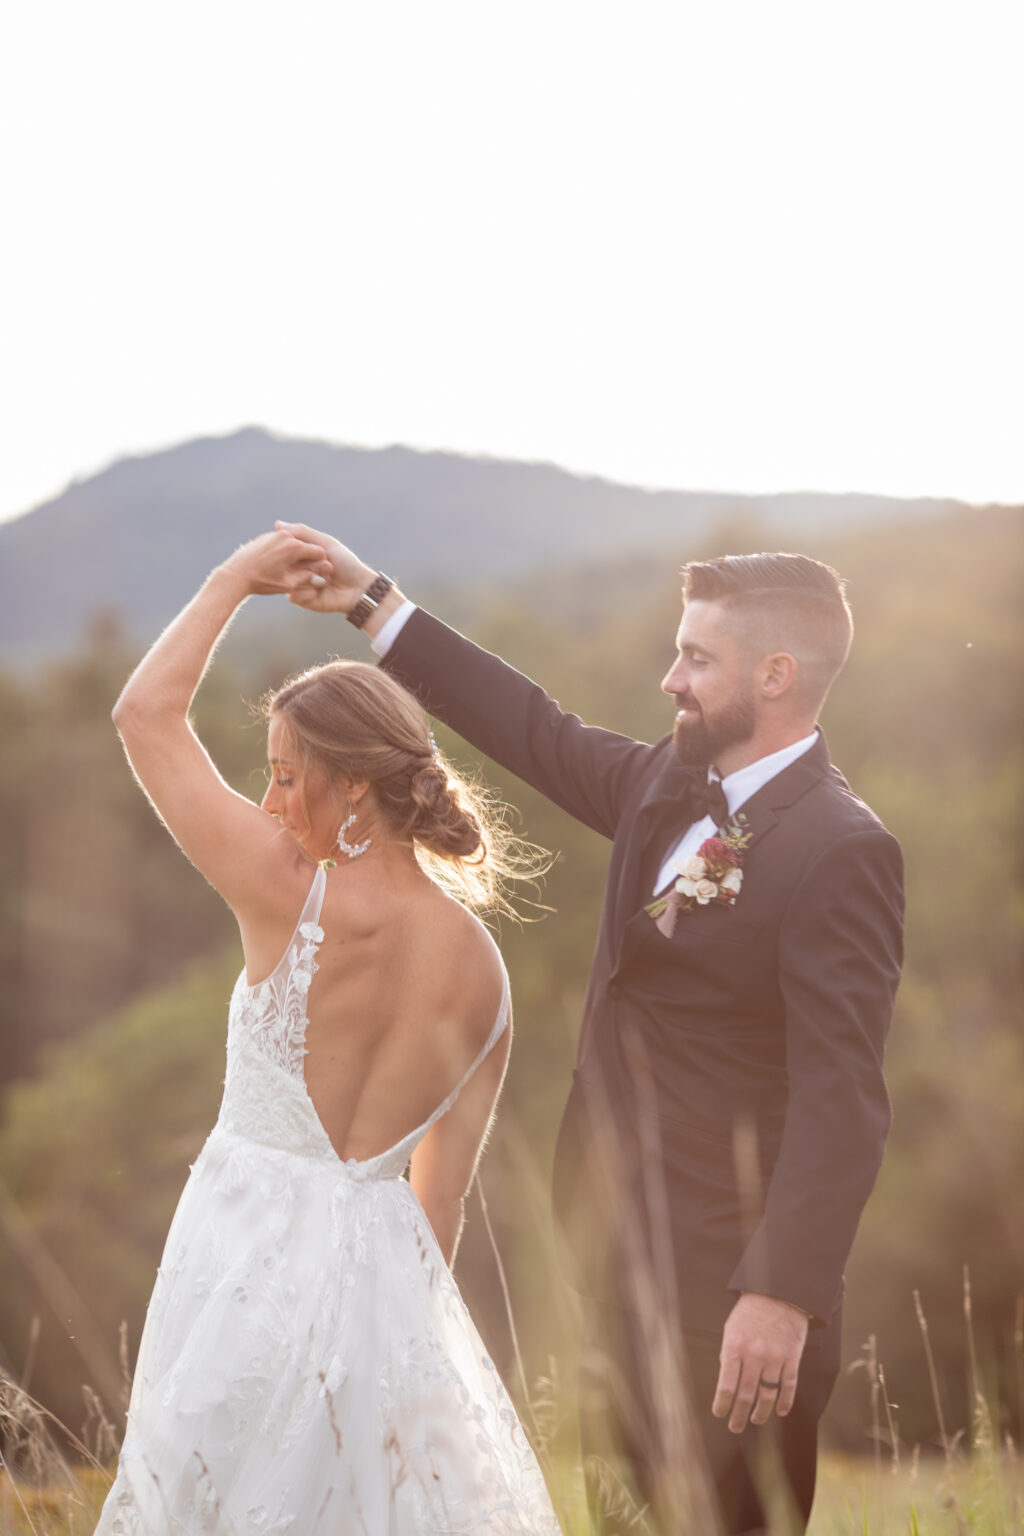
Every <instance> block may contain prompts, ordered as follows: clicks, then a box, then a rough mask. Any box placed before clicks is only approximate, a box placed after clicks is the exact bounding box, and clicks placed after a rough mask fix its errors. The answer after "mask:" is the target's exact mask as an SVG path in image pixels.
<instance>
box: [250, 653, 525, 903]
mask: <svg viewBox="0 0 1024 1536" xmlns="http://www.w3.org/2000/svg"><path fill="white" fill-rule="evenodd" d="M260 708H261V713H262V714H263V715H264V716H265V718H266V719H267V721H268V722H269V721H270V720H271V719H272V718H278V719H281V718H283V720H284V721H285V722H286V723H287V730H288V734H289V737H290V738H291V742H292V745H293V750H294V751H295V753H296V756H297V757H298V760H299V762H300V763H301V764H302V767H303V771H304V772H305V773H308V772H309V771H310V770H311V769H315V768H317V767H319V768H322V769H323V771H324V772H325V773H326V774H327V777H328V779H329V780H330V781H331V783H332V784H334V783H338V782H339V781H341V780H344V779H350V780H361V779H365V780H367V781H368V782H369V783H370V784H372V785H373V788H374V791H375V792H376V796H377V803H378V806H379V809H380V814H381V816H382V817H383V818H384V820H385V822H386V823H387V825H388V827H389V829H390V830H391V832H392V833H393V834H394V836H395V837H396V838H398V839H400V840H403V841H406V840H407V841H410V842H412V844H413V845H414V848H415V851H416V856H417V858H418V859H419V861H420V863H421V864H422V865H423V866H424V868H425V869H427V870H428V872H429V873H430V874H431V875H432V876H433V877H434V878H435V879H436V880H437V881H438V882H439V883H440V884H441V885H442V886H444V887H445V888H446V889H447V890H448V891H449V892H450V893H451V894H452V895H455V896H457V897H458V899H459V900H461V901H463V902H464V903H465V904H466V905H468V906H470V907H473V908H476V909H487V908H499V909H502V910H506V911H507V910H510V909H509V908H508V905H507V903H506V902H505V900H504V899H503V897H502V895H501V883H502V881H503V880H505V879H509V878H516V877H519V876H522V875H523V874H527V875H530V874H535V873H537V872H539V869H538V865H537V860H536V859H533V860H532V861H531V859H530V857H529V852H530V850H529V848H528V845H526V844H524V843H522V842H521V841H520V840H519V839H518V838H516V837H515V836H514V834H513V833H512V832H511V831H510V830H509V827H508V821H507V817H508V811H507V807H505V806H504V805H502V804H501V803H500V802H497V801H495V800H494V799H493V798H492V797H491V796H489V795H488V794H487V792H486V791H484V790H483V789H481V788H480V786H479V785H477V784H471V783H470V782H469V781H468V780H466V779H464V778H463V777H462V776H461V775H460V774H459V773H458V772H456V770H455V769H454V768H453V767H452V765H451V764H450V763H449V762H448V761H447V760H446V758H444V757H443V756H442V754H441V753H440V752H439V751H438V749H437V748H436V746H435V745H434V742H433V739H432V736H431V732H430V726H429V723H428V721H427V716H426V713H425V711H424V709H423V707H422V706H421V705H420V704H419V702H418V701H417V700H416V699H415V698H414V697H413V695H412V694H411V693H409V692H408V690H407V689H405V688H403V687H402V685H401V684H400V683H398V682H396V681H395V679H394V678H393V677H391V676H389V674H388V673H387V672H384V671H382V670H381V669H380V668H379V667H374V666H369V665H367V664H366V663H365V662H360V661H331V662H327V663H326V664H325V665H323V666H319V667H311V668H310V669H309V670H308V671H307V672H303V673H301V674H300V675H299V676H298V677H295V678H292V679H290V680H289V681H288V682H286V683H285V684H284V685H283V686H282V687H281V688H279V689H277V690H276V691H274V692H272V693H270V694H268V695H267V696H266V698H264V699H263V701H262V703H261V706H260ZM344 807H345V798H344V792H343V791H342V790H341V789H339V791H338V809H339V812H340V813H341V819H344Z"/></svg>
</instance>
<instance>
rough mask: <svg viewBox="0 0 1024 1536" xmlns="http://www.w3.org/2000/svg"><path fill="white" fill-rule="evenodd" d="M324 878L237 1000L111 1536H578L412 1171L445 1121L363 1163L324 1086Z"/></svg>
mask: <svg viewBox="0 0 1024 1536" xmlns="http://www.w3.org/2000/svg"><path fill="white" fill-rule="evenodd" d="M325 883H326V877H325V874H324V871H323V870H322V869H319V870H317V873H316V876H315V877H314V880H313V885H312V888H311V890H310V893H309V897H308V899H307V901H306V904H305V907H304V909H303V912H302V914H301V917H300V919H299V923H298V925H297V927H296V930H295V933H294V935H293V937H292V940H291V942H290V943H289V945H288V949H287V951H286V953H285V955H284V956H283V958H282V959H281V961H280V963H279V964H278V966H277V969H276V970H275V971H274V973H273V975H271V976H270V977H269V978H268V979H267V980H266V981H264V982H261V983H260V984H259V986H256V987H250V986H248V985H247V983H246V979H245V973H244V972H243V973H242V975H241V976H240V977H239V980H238V983H237V985H236V987H235V991H234V995H233V997H232V999H231V1011H230V1016H229V1022H228V1061H227V1077H226V1079H225V1085H224V1098H223V1101H222V1104H221V1109H220V1114H219V1117H218V1120H217V1124H216V1126H215V1127H214V1129H213V1131H212V1132H211V1134H210V1137H209V1139H208V1140H207V1142H206V1145H205V1146H204V1147H203V1150H202V1152H201V1153H200V1155H199V1157H198V1159H197V1160H196V1163H195V1165H194V1166H193V1168H192V1172H191V1175H190V1177H189V1180H188V1183H187V1184H186V1186H185V1190H184V1192H183V1194H182V1197H181V1201H180V1203H179V1205H178V1208H177V1211H176V1213H175V1216H174V1220H173V1222H172V1224H171V1229H170V1232H169V1233H168V1236H167V1244H166V1247H165V1250H164V1255H163V1260H162V1262H161V1264H160V1268H159V1270H158V1272H157V1280H156V1285H155V1288H154V1291H153V1296H152V1299H151V1301H150V1305H149V1311H148V1313H147V1317H146V1325H145V1329H144V1330H143V1336H142V1342H141V1345H140V1350H139V1359H138V1364H137V1367H136V1372H135V1380H134V1384H133V1387H132V1396H131V1405H130V1408H129V1413H128V1428H127V1433H126V1437H125V1442H124V1447H123V1450H122V1452H121V1459H120V1462H119V1465H118V1471H117V1477H116V1480H115V1482H114V1485H113V1487H112V1488H111V1491H110V1493H109V1495H108V1497H107V1500H106V1503H105V1504H104V1506H103V1512H102V1514H101V1516H100V1522H99V1525H98V1526H97V1528H96V1530H97V1536H121V1533H125V1536H171V1533H173V1536H200V1533H202V1536H257V1533H258V1536H284V1533H286V1532H287V1533H288V1536H413V1533H415V1536H426V1533H432V1536H433V1533H442V1532H443V1533H455V1532H470V1531H471V1532H473V1533H474V1536H548V1533H550V1536H558V1532H559V1527H558V1523H557V1521H556V1519H555V1515H554V1511H553V1509H552V1507H551V1503H550V1500H549V1498H548V1494H547V1490H546V1488H545V1484H544V1479H543V1477H542V1475H541V1472H540V1469H539V1467H538V1465H537V1462H536V1459H535V1457H534V1455H533V1452H532V1450H531V1449H530V1446H529V1444H528V1442H527V1439H526V1436H525V1434H524V1432H523V1428H522V1426H521V1424H520V1423H519V1420H518V1418H517V1416H516V1413H515V1410H514V1409H513V1407H512V1404H511V1402H510V1400H509V1397H508V1394H507V1393H506V1391H505V1389H504V1387H503V1385H502V1383H501V1380H500V1378H499V1376H498V1373H497V1371H496V1370H495V1368H494V1366H493V1364H492V1363H491V1361H490V1360H489V1359H488V1357H487V1353H486V1351H485V1349H484V1347H483V1344H482V1342H481V1340H480V1337H479V1335H478V1333H477V1331H476V1328H475V1327H474V1325H473V1322H472V1320H471V1318H470V1316H469V1314H468V1312H467V1311H466V1307H465V1304H464V1303H463V1300H462V1297H461V1296H460V1294H459V1290H458V1287H457V1286H456V1284H455V1281H454V1280H453V1279H452V1276H451V1273H450V1272H449V1270H448V1267H447V1265H446V1264H445V1262H444V1259H443V1257H442V1255H441V1251H440V1249H439V1248H438V1245H437V1241H436V1239H435V1237H434V1234H433V1232H432V1230H431V1228H430V1224H429V1223H428V1221H427V1219H426V1216H425V1215H424V1213H423V1209H422V1207H421V1206H420V1204H419V1202H418V1201H417V1199H416V1196H415V1195H414V1194H413V1192H412V1190H411V1188H410V1187H409V1184H408V1182H407V1180H406V1179H405V1178H404V1177H403V1173H404V1171H405V1168H406V1166H407V1164H408V1162H409V1158H410V1156H411V1154H412V1152H413V1149H414V1148H415V1146H416V1144H417V1142H419V1141H420V1140H421V1138H422V1137H423V1136H424V1135H425V1134H426V1132H427V1131H428V1130H429V1128H430V1126H431V1125H433V1123H434V1122H435V1121H436V1120H437V1119H439V1117H440V1116H441V1115H443V1114H444V1113H445V1111H446V1110H447V1109H448V1108H450V1106H451V1104H452V1103H453V1102H454V1100H455V1098H456V1096H457V1095H458V1093H459V1091H460V1089H461V1088H462V1087H463V1086H464V1084H465V1082H466V1081H467V1080H468V1079H469V1077H470V1076H471V1075H472V1073H473V1072H474V1071H475V1069H476V1067H477V1066H479V1064H480V1062H481V1061H482V1060H483V1058H484V1057H485V1056H486V1054H487V1052H488V1051H490V1050H491V1048H492V1047H493V1046H494V1045H495V1043H496V1042H497V1040H498V1039H499V1038H500V1036H501V1035H502V1033H503V1032H504V1030H505V1028H506V1026H507V1021H508V978H507V976H506V978H505V986H504V990H503V996H502V1002H501V1007H500V1009H499V1013H498V1017H497V1019H496V1020H495V1023H494V1027H493V1029H492V1030H491V1033H490V1036H489V1037H488V1039H487V1042H486V1044H485V1045H484V1047H483V1049H482V1050H481V1051H480V1054H479V1056H478V1057H477V1060H476V1061H475V1062H474V1063H473V1065H472V1066H471V1067H470V1069H469V1071H468V1072H467V1073H466V1075H465V1077H464V1078H463V1079H462V1082H460V1083H459V1084H457V1085H456V1086H455V1087H454V1088H453V1090H452V1092H451V1093H450V1094H449V1095H448V1097H447V1099H445V1101H444V1103H443V1104H439V1105H438V1107H437V1109H436V1110H435V1111H434V1113H433V1114H432V1115H431V1116H430V1119H429V1120H427V1121H426V1122H425V1124H423V1125H421V1126H419V1127H418V1128H417V1129H416V1130H414V1131H412V1132H411V1133H410V1134H409V1135H408V1136H406V1137H405V1139H404V1140H403V1141H400V1142H399V1143H398V1144H397V1146H394V1147H392V1148H390V1150H388V1151H386V1152H382V1153H381V1154H380V1155H379V1156H377V1157H373V1158H370V1159H368V1160H366V1161H364V1162H359V1161H356V1160H355V1159H349V1160H348V1162H342V1161H341V1159H340V1158H339V1157H338V1155H337V1153H336V1152H335V1151H334V1148H333V1147H332V1145H331V1143H330V1141H329V1139H328V1136H327V1133H326V1131H325V1130H324V1127H323V1125H322V1124H321V1122H320V1120H319V1118H318V1116H317V1113H316V1111H315V1109H314V1107H313V1103H312V1100H311V1099H310V1097H309V1094H308V1093H307V1091H306V1085H305V1077H304V1069H303V1057H304V1055H305V1044H304V1040H305V1032H306V1024H307V1019H306V993H307V991H308V989H309V985H310V981H311V980H312V976H313V972H314V970H315V969H316V960H315V956H316V951H317V947H318V945H319V944H320V943H321V942H322V940H323V931H322V929H321V928H320V926H319V916H320V908H321V904H322V901H323V894H324V887H325Z"/></svg>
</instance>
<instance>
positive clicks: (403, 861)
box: [240, 849, 511, 1258]
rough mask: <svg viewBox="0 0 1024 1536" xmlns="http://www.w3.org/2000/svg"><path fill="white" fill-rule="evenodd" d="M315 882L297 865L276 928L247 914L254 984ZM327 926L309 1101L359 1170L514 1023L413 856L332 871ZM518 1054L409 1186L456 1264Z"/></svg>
mask: <svg viewBox="0 0 1024 1536" xmlns="http://www.w3.org/2000/svg"><path fill="white" fill-rule="evenodd" d="M309 878H310V865H309V863H308V862H307V861H305V860H302V859H301V858H297V859H296V862H295V866H294V880H292V879H287V880H285V881H284V882H282V886H281V887H280V888H279V889H278V891H277V893H276V897H277V899H276V900H275V901H274V903H273V906H274V912H273V915H272V917H271V918H270V920H269V921H268V920H267V917H266V916H264V917H263V919H262V920H261V921H259V922H253V921H252V920H251V919H250V920H248V921H247V920H246V919H245V917H242V916H241V915H240V923H241V928H242V935H243V943H244V947H245V953H246V963H247V974H248V976H249V977H250V979H251V980H253V981H256V980H258V979H259V978H261V977H262V976H264V975H266V974H267V973H268V972H269V971H270V970H272V969H273V966H274V965H275V964H276V962H277V960H278V959H279V957H280V954H281V953H282V952H283V950H284V947H285V945H286V944H287V942H288V937H289V936H290V934H291V932H292V931H293V928H294V924H295V921H296V919H297V917H298V914H299V912H300V911H301V908H302V903H303V900H304V898H305V894H306V888H307V886H308V882H309ZM320 926H321V928H322V929H323V933H324V938H323V942H322V943H321V945H320V946H319V949H318V951H317V967H318V968H317V971H316V974H315V976H314V977H313V982H312V985H311V986H310V989H309V993H308V997H307V1010H306V1011H307V1017H308V1020H309V1025H308V1029H307V1031H306V1049H307V1054H306V1058H305V1078H306V1089H307V1092H308V1093H309V1096H310V1099H311V1100H312V1103H313V1107H314V1109H315V1110H316V1112H317V1115H318V1116H319V1118H320V1121H321V1123H322V1125H323V1127H324V1129H325V1131H326V1133H327V1135H328V1137H329V1138H330V1141H331V1143H332V1145H333V1147H334V1149H335V1151H336V1152H337V1154H338V1156H339V1157H340V1158H341V1159H342V1160H347V1159H349V1158H355V1159H357V1160H358V1161H360V1162H363V1161H366V1160H367V1159H369V1158H372V1157H375V1156H377V1155H378V1154H379V1153H381V1152H384V1151H387V1150H388V1149H390V1148H391V1147H393V1146H395V1145H397V1143H398V1142H400V1141H402V1140H403V1139H404V1138H405V1137H406V1136H407V1135H409V1133H410V1132H411V1131H413V1130H416V1129H417V1128H418V1127H419V1126H421V1125H423V1124H424V1122H425V1121H427V1120H428V1119H429V1118H430V1116H431V1115H432V1113H433V1112H434V1110H435V1109H437V1107H438V1105H440V1104H442V1103H443V1102H444V1100H445V1099H446V1098H447V1097H448V1095H449V1094H450V1093H451V1092H452V1090H453V1089H454V1088H455V1087H456V1086H457V1085H458V1084H459V1083H460V1082H461V1080H462V1079H463V1077H464V1076H465V1074H466V1072H467V1071H468V1070H469V1068H470V1067H471V1066H472V1065H473V1063H474V1062H475V1061H476V1059H477V1057H478V1055H479V1053H480V1051H481V1050H482V1049H483V1047H484V1045H485V1044H486V1042H487V1040H488V1037H489V1036H490V1034H491V1032H492V1030H493V1029H494V1028H495V1026H496V1024H497V1019H498V1014H499V1011H500V1010H502V1009H503V1005H504V1008H505V1009H506V1010H507V1012H508V1019H507V1022H511V1010H510V1009H509V1008H508V1005H507V1002H506V1001H505V977H504V967H503V965H502V962H501V957H500V955H499V953H498V950H497V947H496V945H495V944H494V941H493V940H492V939H491V937H490V935H489V934H488V932H487V930H486V929H485V928H484V926H483V925H482V923H480V922H479V921H478V920H477V918H475V917H474V916H473V915H472V914H471V913H470V912H469V911H467V909H466V908H465V907H463V906H461V905H460V904H459V903H458V902H457V901H455V900H453V899H452V898H451V897H450V896H448V895H446V894H445V892H444V891H442V890H441V889H440V887H439V886H437V885H436V884H435V883H434V882H433V881H432V880H431V879H429V877H428V876H427V875H426V874H424V873H423V871H422V870H421V869H420V868H419V866H418V865H417V864H416V862H415V860H414V859H413V857H412V854H411V850H401V851H399V850H395V849H390V850H389V851H388V853H387V854H386V855H385V856H384V857H382V858H374V857H368V858H366V860H365V862H364V863H363V862H361V863H353V864H351V865H339V866H338V867H336V868H335V869H333V870H330V871H329V872H328V875H327V884H326V890H325V894H324V901H323V907H322V910H321V914H320ZM510 1043H511V1030H506V1031H505V1033H504V1035H503V1036H502V1037H501V1038H500V1039H499V1040H498V1041H497V1043H496V1045H495V1046H494V1047H493V1049H492V1050H491V1051H490V1052H489V1053H488V1054H487V1056H486V1057H485V1058H484V1060H483V1061H482V1062H481V1063H480V1065H479V1067H478V1069H477V1071H476V1072H475V1073H474V1074H473V1076H472V1077H471V1078H470V1080H469V1082H468V1083H466V1085H465V1087H464V1089H463V1090H462V1092H461V1093H460V1094H459V1096H458V1098H457V1099H456V1101H455V1103H454V1104H453V1105H452V1107H451V1108H450V1109H449V1111H448V1112H447V1113H446V1114H445V1115H444V1116H442V1117H441V1118H440V1119H439V1120H438V1121H437V1122H436V1123H435V1124H434V1125H433V1126H432V1127H431V1129H430V1130H429V1132H428V1133H427V1135H426V1136H425V1137H424V1138H423V1140H422V1141H421V1142H420V1144H419V1145H418V1147H417V1149H416V1152H415V1154H414V1156H413V1161H412V1171H411V1183H412V1185H413V1188H414V1189H415V1191H416V1194H417V1195H418V1196H419V1198H420V1200H421V1202H422V1204H423V1206H424V1209H425V1210H426V1212H427V1215H428V1217H429V1218H430V1220H431V1223H432V1224H433V1226H434V1229H435V1232H436V1233H437V1236H438V1240H439V1242H440V1243H441V1246H442V1250H443V1251H444V1252H445V1253H446V1256H448V1257H449V1258H450V1255H451V1252H452V1249H453V1247H454V1243H455V1241H456V1239H457V1232H458V1227H459V1225H460V1223H461V1202H462V1199H463V1197H464V1195H465V1193H466V1191H467V1189H468V1187H469V1184H470V1181H471V1179H472V1176H473V1170H474V1168H475V1166H476V1161H477V1158H478V1156H479V1152H480V1148H481V1146H482V1144H483V1140H484V1137H485V1135H486V1133H487V1128H488V1125H489V1123H490V1119H491V1116H492V1114H493V1111H494V1105H495V1102H496V1100H497V1097H498V1093H499V1090H500V1088H501V1082H502V1078H503V1077H504V1073H505V1067H506V1064H507V1061H508V1053H509V1047H510Z"/></svg>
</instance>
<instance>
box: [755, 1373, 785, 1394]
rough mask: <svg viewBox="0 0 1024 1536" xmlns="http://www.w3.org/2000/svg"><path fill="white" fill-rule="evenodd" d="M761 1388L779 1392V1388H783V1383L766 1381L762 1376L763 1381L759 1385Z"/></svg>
mask: <svg viewBox="0 0 1024 1536" xmlns="http://www.w3.org/2000/svg"><path fill="white" fill-rule="evenodd" d="M759 1386H762V1387H767V1388H768V1391H769V1392H777V1391H778V1390H779V1388H780V1387H781V1386H782V1382H781V1381H765V1379H764V1377H763V1376H762V1377H761V1380H760V1383H759Z"/></svg>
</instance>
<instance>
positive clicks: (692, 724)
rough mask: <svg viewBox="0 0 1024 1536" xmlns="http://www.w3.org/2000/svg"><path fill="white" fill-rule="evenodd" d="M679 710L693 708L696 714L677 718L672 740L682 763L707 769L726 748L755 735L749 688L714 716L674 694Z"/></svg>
mask: <svg viewBox="0 0 1024 1536" xmlns="http://www.w3.org/2000/svg"><path fill="white" fill-rule="evenodd" d="M676 705H677V707H678V708H679V709H696V710H699V711H700V712H699V714H697V715H696V716H687V718H686V719H685V720H678V719H677V720H676V723H675V727H674V729H673V733H672V743H673V746H674V747H675V753H676V757H677V758H678V759H679V761H680V762H681V763H684V764H686V765H687V766H688V767H693V768H708V767H710V765H711V764H712V763H713V762H714V761H715V759H716V758H718V757H719V756H720V755H721V754H722V753H723V752H725V751H726V750H727V749H728V748H729V747H738V746H742V744H743V743H744V742H745V741H749V740H750V738H751V736H753V734H754V730H755V727H756V725H757V710H756V708H755V704H754V694H753V691H752V690H747V691H745V692H744V693H741V694H738V695H737V696H736V698H734V699H730V701H729V703H728V704H723V705H722V707H721V709H719V710H718V711H717V712H716V713H715V714H713V715H710V716H709V715H707V714H706V713H705V712H704V710H703V709H701V708H700V705H699V704H697V702H696V700H695V699H691V698H689V697H684V696H683V695H682V694H680V695H677V697H676Z"/></svg>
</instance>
